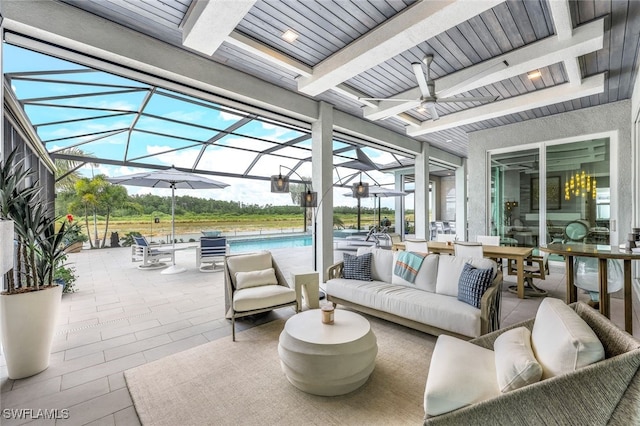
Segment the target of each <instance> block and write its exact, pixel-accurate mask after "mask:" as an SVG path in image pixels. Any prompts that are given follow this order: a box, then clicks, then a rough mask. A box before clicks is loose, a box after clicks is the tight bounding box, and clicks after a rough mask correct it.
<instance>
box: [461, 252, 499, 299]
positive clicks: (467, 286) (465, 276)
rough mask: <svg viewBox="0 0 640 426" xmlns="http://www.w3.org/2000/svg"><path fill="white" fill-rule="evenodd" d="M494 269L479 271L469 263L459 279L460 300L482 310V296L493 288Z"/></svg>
mask: <svg viewBox="0 0 640 426" xmlns="http://www.w3.org/2000/svg"><path fill="white" fill-rule="evenodd" d="M492 276H493V269H491V268H487V269H478V268H476V267H475V266H473V265H471V264H470V263H467V264H465V265H464V268H462V272H461V273H460V278H459V279H458V300H459V301H461V302H464V303H468V304H469V305H471V306H475V307H476V308H478V309H480V301H481V300H482V295H483V294H484V292H485V291H487V289H488V288H489V287H490V286H491V281H492V279H491V277H492Z"/></svg>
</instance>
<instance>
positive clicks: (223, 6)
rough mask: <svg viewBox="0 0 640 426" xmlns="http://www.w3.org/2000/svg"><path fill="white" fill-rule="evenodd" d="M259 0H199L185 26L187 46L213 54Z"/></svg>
mask: <svg viewBox="0 0 640 426" xmlns="http://www.w3.org/2000/svg"><path fill="white" fill-rule="evenodd" d="M255 2H256V0H234V1H229V0H198V1H196V2H195V6H194V7H193V8H191V9H190V11H189V15H188V16H187V19H186V20H185V21H184V25H183V28H182V44H183V45H184V46H185V47H188V48H190V49H193V50H195V51H198V52H200V53H204V54H205V55H208V56H211V55H213V53H214V52H215V51H216V50H218V48H219V47H220V45H221V44H222V42H223V41H224V40H225V38H226V37H227V36H228V35H229V34H231V32H232V31H233V29H234V28H235V27H236V26H237V25H238V23H239V22H240V21H242V19H243V18H244V16H245V15H246V14H247V13H248V12H249V10H250V9H251V8H252V7H253V4H254V3H255Z"/></svg>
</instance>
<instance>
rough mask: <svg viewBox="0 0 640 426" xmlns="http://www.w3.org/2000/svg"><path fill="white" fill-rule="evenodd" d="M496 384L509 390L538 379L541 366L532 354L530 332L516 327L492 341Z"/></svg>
mask: <svg viewBox="0 0 640 426" xmlns="http://www.w3.org/2000/svg"><path fill="white" fill-rule="evenodd" d="M493 351H494V353H495V362H496V374H497V379H498V386H499V388H500V390H501V391H502V392H509V391H512V390H515V389H519V388H521V387H523V386H526V385H530V384H532V383H536V382H538V381H540V379H541V378H542V366H541V365H540V363H539V362H538V361H537V360H536V357H535V356H534V355H533V349H532V348H531V332H530V331H529V329H528V328H526V327H517V328H514V329H511V330H508V331H505V332H504V333H502V334H501V335H500V336H498V338H497V339H496V341H495V342H494V343H493Z"/></svg>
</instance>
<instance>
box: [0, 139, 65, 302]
mask: <svg viewBox="0 0 640 426" xmlns="http://www.w3.org/2000/svg"><path fill="white" fill-rule="evenodd" d="M16 152H17V151H13V152H12V153H11V154H9V155H8V156H7V158H6V160H5V161H4V163H3V164H2V166H1V167H0V178H1V180H0V214H1V215H2V216H1V217H2V218H7V219H11V220H13V221H14V229H15V238H16V241H17V261H16V264H15V265H14V270H15V274H14V273H13V272H11V271H10V272H8V273H7V274H6V283H7V293H9V294H12V293H19V292H25V291H32V290H40V288H42V287H49V286H52V285H53V282H54V281H53V280H54V271H55V268H56V267H58V266H60V265H61V264H62V262H63V258H66V257H65V252H64V249H65V247H66V245H65V243H64V240H65V238H66V237H67V232H68V227H67V225H66V223H64V222H63V223H62V225H61V226H60V227H59V229H58V230H57V231H56V222H57V221H58V219H59V218H56V217H54V216H53V215H52V214H50V212H49V211H48V210H47V208H46V207H45V205H44V203H42V202H41V199H40V192H41V191H42V186H41V185H40V183H39V181H37V180H36V181H35V182H31V184H30V185H27V178H30V177H33V174H34V172H33V170H31V169H25V167H24V161H22V160H16Z"/></svg>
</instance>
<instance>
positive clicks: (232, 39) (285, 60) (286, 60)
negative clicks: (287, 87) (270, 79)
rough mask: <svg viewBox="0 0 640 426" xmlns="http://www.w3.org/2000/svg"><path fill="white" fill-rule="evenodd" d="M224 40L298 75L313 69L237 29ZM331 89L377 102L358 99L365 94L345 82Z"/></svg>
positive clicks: (368, 104)
mask: <svg viewBox="0 0 640 426" xmlns="http://www.w3.org/2000/svg"><path fill="white" fill-rule="evenodd" d="M225 42H227V43H229V44H231V45H233V46H235V47H237V48H239V49H242V50H244V51H245V52H249V53H251V54H253V55H255V56H257V57H259V58H261V59H263V60H265V61H268V62H271V63H272V64H275V65H277V66H279V67H281V68H284V69H286V70H288V71H291V72H295V73H297V74H298V75H299V76H302V77H309V76H311V75H312V73H313V69H312V68H311V67H310V66H308V65H306V64H303V63H302V62H300V61H298V60H295V59H293V58H291V57H289V56H287V55H283V54H282V53H280V52H278V51H277V50H275V49H272V48H271V47H269V46H267V45H266V44H263V43H261V42H259V41H257V40H254V39H252V38H250V37H247V36H245V35H244V34H240V33H239V32H237V31H233V32H232V33H231V34H229V36H228V37H227V38H226V40H225ZM331 89H332V90H333V91H335V92H336V93H340V94H341V95H343V96H345V97H347V98H349V99H352V100H355V101H359V102H362V103H364V104H365V105H367V106H376V105H377V104H378V103H377V102H376V101H366V100H360V98H362V97H365V96H367V95H366V94H365V93H362V92H360V91H359V90H356V89H354V88H353V87H351V86H348V85H346V84H339V85H337V86H336V87H332V88H331Z"/></svg>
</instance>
